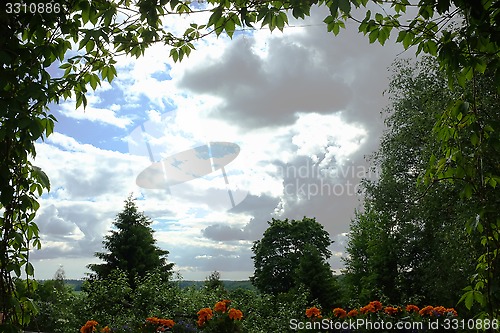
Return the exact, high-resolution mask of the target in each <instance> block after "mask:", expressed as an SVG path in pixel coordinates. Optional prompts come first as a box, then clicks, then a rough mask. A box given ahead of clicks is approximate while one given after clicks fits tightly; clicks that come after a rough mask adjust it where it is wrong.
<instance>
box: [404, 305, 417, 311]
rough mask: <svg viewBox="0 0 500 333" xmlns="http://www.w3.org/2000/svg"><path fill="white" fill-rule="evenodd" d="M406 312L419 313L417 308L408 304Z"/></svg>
mask: <svg viewBox="0 0 500 333" xmlns="http://www.w3.org/2000/svg"><path fill="white" fill-rule="evenodd" d="M406 311H407V312H419V311H420V309H419V308H418V306H416V305H413V304H408V305H407V306H406Z"/></svg>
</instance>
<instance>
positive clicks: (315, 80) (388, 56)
mask: <svg viewBox="0 0 500 333" xmlns="http://www.w3.org/2000/svg"><path fill="white" fill-rule="evenodd" d="M197 15H199V16H196V17H188V16H186V17H185V16H182V17H178V18H172V19H171V20H170V18H169V20H170V21H169V23H168V26H169V29H171V30H172V31H182V28H183V27H185V26H186V25H187V24H188V23H190V22H191V21H192V20H201V21H203V20H206V17H203V15H206V14H197ZM326 15H327V12H326V11H325V9H321V8H319V9H318V8H314V9H313V10H312V12H311V17H310V18H308V19H307V20H304V21H302V20H301V21H294V20H290V24H291V25H292V26H291V27H287V28H285V29H284V32H283V33H282V32H280V31H277V30H275V31H274V32H272V33H271V32H269V31H268V30H267V29H262V30H244V31H239V32H236V33H235V35H234V36H233V38H232V39H230V38H228V37H227V36H225V35H221V36H220V37H219V38H216V37H215V36H209V37H208V38H206V39H204V40H202V41H200V42H198V43H196V44H195V46H196V50H195V51H193V52H192V54H191V55H190V56H189V58H187V59H185V60H183V61H182V62H181V63H174V62H173V61H172V60H171V59H170V58H169V56H168V55H169V49H168V48H167V47H164V46H161V45H155V46H152V47H151V48H150V49H148V50H147V51H146V54H145V55H144V57H142V58H139V59H135V58H128V57H120V58H118V59H117V60H118V62H117V64H116V68H117V72H118V76H117V78H116V79H115V80H114V81H113V82H112V83H111V84H109V83H105V82H103V83H102V85H101V86H100V87H99V88H98V89H97V90H96V91H95V92H92V91H90V90H89V91H90V92H89V93H88V95H87V98H88V106H87V108H86V109H85V110H83V108H78V109H75V101H74V100H71V99H70V100H67V101H65V102H62V103H60V104H59V105H53V106H52V107H51V112H52V113H53V114H54V115H55V116H56V118H57V119H58V122H57V123H56V126H55V132H54V133H53V134H52V135H50V136H49V137H48V138H47V139H46V140H45V141H44V142H38V143H37V144H36V149H37V156H36V159H35V163H34V164H35V165H37V166H40V167H41V168H42V169H43V170H44V171H45V172H46V173H47V175H48V176H49V178H50V181H51V190H50V192H49V193H47V194H44V195H43V196H42V197H41V198H40V204H41V207H40V210H39V212H38V216H37V218H36V222H37V224H38V226H39V227H40V234H41V238H42V249H41V250H37V251H33V252H32V254H31V257H30V258H31V260H32V262H33V264H34V266H35V277H36V278H37V279H50V278H53V276H54V274H55V272H56V271H57V269H58V268H59V267H61V266H62V267H63V269H64V271H65V274H66V277H67V278H70V279H81V278H84V277H85V276H86V273H88V272H89V270H88V269H87V268H86V266H87V265H88V264H90V263H96V262H99V260H98V259H96V258H95V256H94V254H95V252H100V251H103V247H102V241H103V237H104V236H105V235H106V234H107V233H108V232H109V231H110V230H111V228H112V224H113V221H114V219H115V218H116V215H117V214H118V213H119V212H120V211H122V210H123V207H124V201H125V200H126V199H127V197H128V196H129V195H132V196H133V197H134V198H136V199H137V200H136V203H137V206H138V207H139V210H140V211H143V212H144V213H145V214H146V215H147V216H148V217H150V218H151V220H152V221H153V223H152V228H153V229H154V231H155V232H154V236H155V238H156V240H157V245H158V246H159V247H161V248H162V249H165V250H168V251H169V255H168V260H169V262H173V263H175V266H174V270H175V271H177V272H178V273H179V274H180V276H182V278H183V279H186V280H204V279H205V278H206V277H207V276H208V275H209V274H210V273H211V272H213V271H218V272H220V273H221V278H222V279H224V280H247V279H248V278H249V276H251V275H252V274H253V261H252V259H251V256H252V251H251V247H252V244H253V242H254V241H256V240H258V239H260V238H261V237H262V234H263V232H264V231H265V230H266V228H267V226H268V223H267V222H268V221H270V220H271V219H272V218H277V219H285V218H288V219H302V218H303V217H304V216H307V217H315V218H316V220H317V221H318V222H319V223H321V224H322V225H323V226H324V228H325V230H326V231H328V233H329V234H330V237H331V239H332V240H333V241H334V243H333V244H332V245H331V247H330V250H331V251H332V253H333V255H332V257H331V259H330V261H329V262H330V264H331V266H332V269H334V270H336V271H338V270H340V269H341V268H342V267H343V262H342V257H344V256H345V255H346V254H345V245H346V243H347V233H348V231H349V223H350V221H351V219H352V218H353V217H354V212H355V210H356V209H359V208H361V203H362V199H363V197H362V195H361V194H360V193H359V190H360V186H359V182H360V180H361V179H362V178H364V177H366V178H370V179H375V178H376V172H373V171H370V168H369V162H367V160H366V158H365V157H366V156H369V155H370V154H372V153H373V152H374V151H375V150H376V149H377V147H378V144H379V140H380V135H381V133H382V132H383V130H384V124H383V117H382V116H381V111H383V109H384V108H385V107H386V106H387V105H388V97H387V94H384V91H385V90H386V89H387V88H388V83H389V77H390V74H391V73H390V66H391V63H392V62H393V61H394V60H395V59H396V58H397V57H403V58H412V57H414V51H407V52H403V50H402V47H401V46H398V45H396V44H394V43H393V42H391V41H388V42H387V43H386V45H385V46H380V45H379V44H369V42H368V38H367V37H365V36H363V35H362V34H359V33H358V32H357V27H356V26H355V25H352V26H349V25H348V26H347V30H342V31H341V33H340V35H339V36H334V35H333V34H331V33H328V32H327V31H326V26H325V25H324V24H323V23H322V20H323V19H324V17H325V16H326ZM361 15H362V16H361ZM360 16H361V17H364V15H363V14H362V13H360ZM394 38H395V36H392V38H391V39H392V40H394Z"/></svg>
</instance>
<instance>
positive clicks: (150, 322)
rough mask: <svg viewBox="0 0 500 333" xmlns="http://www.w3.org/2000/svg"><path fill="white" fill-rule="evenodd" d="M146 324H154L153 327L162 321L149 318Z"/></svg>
mask: <svg viewBox="0 0 500 333" xmlns="http://www.w3.org/2000/svg"><path fill="white" fill-rule="evenodd" d="M146 323H149V324H153V325H159V324H160V320H159V319H158V318H156V317H149V318H146Z"/></svg>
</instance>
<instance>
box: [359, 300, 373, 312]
mask: <svg viewBox="0 0 500 333" xmlns="http://www.w3.org/2000/svg"><path fill="white" fill-rule="evenodd" d="M359 312H361V313H362V314H367V313H368V312H376V310H375V306H373V304H371V303H370V304H368V305H365V306H363V307H362V308H361V309H359Z"/></svg>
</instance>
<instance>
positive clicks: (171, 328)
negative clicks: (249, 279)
mask: <svg viewBox="0 0 500 333" xmlns="http://www.w3.org/2000/svg"><path fill="white" fill-rule="evenodd" d="M230 304H231V301H230V300H222V301H220V302H217V303H215V305H214V308H213V309H212V308H203V309H201V310H200V311H198V313H197V315H198V320H197V321H196V324H194V323H191V322H186V321H184V320H180V321H178V322H177V323H176V322H175V321H174V320H172V319H164V318H158V317H149V318H146V320H145V321H144V323H142V324H141V325H140V326H138V327H136V328H129V327H127V328H111V327H109V326H102V325H100V324H99V323H98V322H97V321H95V320H89V321H87V323H86V324H85V325H83V326H82V328H81V329H80V333H96V332H100V333H125V332H126V333H132V332H140V333H156V332H176V333H180V332H206V333H209V332H210V333H237V332H241V320H242V318H243V313H242V312H241V310H238V309H235V308H231V307H230Z"/></svg>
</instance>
